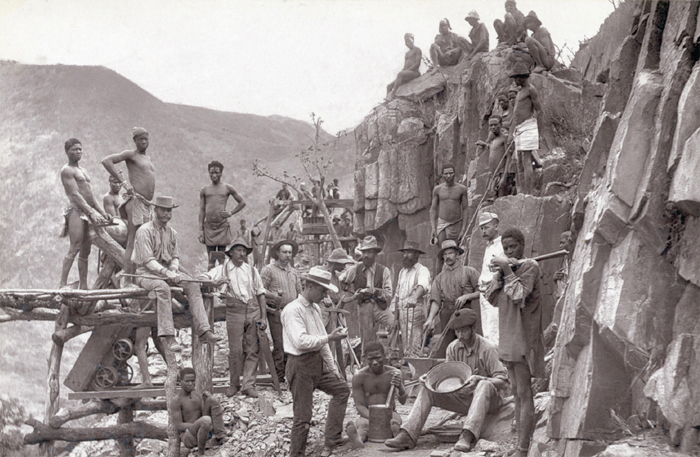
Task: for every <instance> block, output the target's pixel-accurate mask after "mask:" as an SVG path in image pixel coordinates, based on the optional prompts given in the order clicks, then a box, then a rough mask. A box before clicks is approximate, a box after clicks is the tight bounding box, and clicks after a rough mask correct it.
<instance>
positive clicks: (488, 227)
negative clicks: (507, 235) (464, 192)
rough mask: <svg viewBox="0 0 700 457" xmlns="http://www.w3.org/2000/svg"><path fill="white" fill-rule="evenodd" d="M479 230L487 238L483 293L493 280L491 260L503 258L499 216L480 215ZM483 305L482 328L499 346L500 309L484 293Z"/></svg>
mask: <svg viewBox="0 0 700 457" xmlns="http://www.w3.org/2000/svg"><path fill="white" fill-rule="evenodd" d="M479 228H480V229H481V233H482V236H483V237H484V238H486V250H485V251H484V261H483V262H482V264H481V275H480V276H479V288H480V290H481V292H484V291H485V290H486V287H487V286H488V284H489V283H490V282H491V280H492V279H493V275H494V272H492V271H491V270H490V268H489V265H490V264H491V259H493V258H494V257H503V256H504V254H503V245H502V244H501V237H500V236H499V235H498V214H496V213H492V212H487V211H484V212H483V213H481V215H479ZM479 302H480V304H481V328H482V331H483V332H484V337H485V338H488V339H489V340H491V342H492V343H494V344H498V308H496V307H495V306H493V305H492V304H491V303H489V302H488V300H487V299H486V297H484V295H483V293H482V295H481V297H479Z"/></svg>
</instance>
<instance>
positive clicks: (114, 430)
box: [24, 419, 178, 456]
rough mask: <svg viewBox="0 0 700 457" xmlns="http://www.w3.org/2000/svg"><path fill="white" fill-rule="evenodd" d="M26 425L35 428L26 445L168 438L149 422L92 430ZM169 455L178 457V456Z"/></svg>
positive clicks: (162, 430) (160, 428)
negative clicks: (52, 442) (51, 442)
mask: <svg viewBox="0 0 700 457" xmlns="http://www.w3.org/2000/svg"><path fill="white" fill-rule="evenodd" d="M25 423H26V424H27V425H30V426H32V427H34V431H33V432H31V433H28V434H26V435H24V443H25V444H38V443H45V442H50V441H70V442H79V441H98V440H116V439H120V438H151V439H157V440H164V439H166V438H167V433H166V431H165V428H163V427H161V426H158V425H156V424H154V423H149V422H131V423H129V424H119V425H114V426H112V427H90V428H51V427H49V426H48V425H44V424H42V423H40V422H38V421H37V420H36V419H29V420H27V421H26V422H25ZM169 455H176V456H177V455H178V454H169Z"/></svg>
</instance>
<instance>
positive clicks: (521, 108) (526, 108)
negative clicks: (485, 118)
mask: <svg viewBox="0 0 700 457" xmlns="http://www.w3.org/2000/svg"><path fill="white" fill-rule="evenodd" d="M534 90H535V89H533V87H532V86H530V85H529V84H528V85H526V86H523V88H522V89H520V91H519V92H518V96H517V97H515V106H514V107H513V118H512V119H513V120H512V122H511V124H510V125H511V128H512V129H514V128H515V127H517V126H518V125H520V124H522V123H523V122H524V121H526V120H528V119H529V118H531V117H532V116H533V104H532V98H531V96H530V95H531V93H532V92H534Z"/></svg>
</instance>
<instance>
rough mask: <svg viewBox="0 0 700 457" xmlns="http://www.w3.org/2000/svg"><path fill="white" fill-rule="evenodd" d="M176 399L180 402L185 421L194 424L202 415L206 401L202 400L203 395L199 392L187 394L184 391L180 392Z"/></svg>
mask: <svg viewBox="0 0 700 457" xmlns="http://www.w3.org/2000/svg"><path fill="white" fill-rule="evenodd" d="M176 401H178V402H179V407H180V411H181V412H182V421H183V422H186V423H190V424H192V423H194V422H195V421H196V420H197V419H199V418H200V417H202V408H203V405H204V401H203V400H202V396H201V395H200V394H198V393H197V392H192V393H191V394H190V395H185V393H184V392H180V393H179V394H178V396H177V399H176Z"/></svg>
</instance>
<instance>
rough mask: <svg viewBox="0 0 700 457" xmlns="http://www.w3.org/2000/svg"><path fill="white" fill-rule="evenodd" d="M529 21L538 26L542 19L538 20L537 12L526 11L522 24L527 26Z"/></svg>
mask: <svg viewBox="0 0 700 457" xmlns="http://www.w3.org/2000/svg"><path fill="white" fill-rule="evenodd" d="M529 22H534V23H536V24H537V25H536V26H535V27H539V26H540V25H542V21H540V20H539V18H538V17H537V13H535V12H534V11H530V12H529V13H527V16H525V19H524V20H523V25H525V26H527V24H528V23H529Z"/></svg>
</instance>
